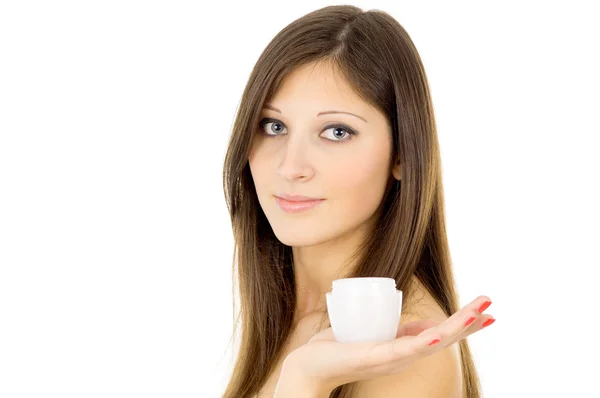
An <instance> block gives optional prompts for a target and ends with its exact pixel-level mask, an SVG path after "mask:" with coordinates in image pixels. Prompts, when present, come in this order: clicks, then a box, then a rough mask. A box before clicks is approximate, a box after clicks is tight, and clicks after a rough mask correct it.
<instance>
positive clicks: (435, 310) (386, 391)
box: [353, 282, 463, 398]
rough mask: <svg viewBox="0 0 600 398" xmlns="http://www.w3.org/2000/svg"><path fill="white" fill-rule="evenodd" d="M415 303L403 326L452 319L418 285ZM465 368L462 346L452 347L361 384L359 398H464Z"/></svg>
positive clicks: (403, 319)
mask: <svg viewBox="0 0 600 398" xmlns="http://www.w3.org/2000/svg"><path fill="white" fill-rule="evenodd" d="M417 284H418V289H417V290H418V291H417V292H416V293H415V296H414V300H412V301H411V302H410V303H409V305H408V306H407V308H406V309H407V311H406V313H404V312H403V314H402V317H401V319H400V324H404V323H408V322H412V321H416V320H419V319H434V320H437V321H444V320H446V319H447V318H448V316H447V315H446V314H445V313H444V311H443V310H442V308H441V307H440V306H439V305H438V304H437V302H436V301H435V300H434V299H433V297H432V296H431V295H430V294H429V292H427V290H426V289H425V288H424V287H423V286H422V285H420V284H419V283H418V282H417ZM462 384H463V380H462V368H461V361H460V351H459V345H458V344H457V343H455V344H452V345H451V346H449V347H446V348H444V349H442V350H441V351H438V352H436V353H435V354H432V355H429V356H427V357H425V358H421V359H419V360H417V361H415V362H413V363H412V364H411V365H410V366H409V367H408V368H406V369H404V370H403V371H402V372H400V373H397V374H393V375H389V376H384V377H377V378H373V379H369V380H362V381H360V382H357V388H356V389H355V390H354V392H353V397H355V398H366V397H381V398H386V397H390V398H391V397H397V396H399V395H400V394H401V396H402V397H403V398H412V397H414V398H417V397H419V398H420V397H431V398H436V397H440V398H441V397H444V398H462V397H463V388H462Z"/></svg>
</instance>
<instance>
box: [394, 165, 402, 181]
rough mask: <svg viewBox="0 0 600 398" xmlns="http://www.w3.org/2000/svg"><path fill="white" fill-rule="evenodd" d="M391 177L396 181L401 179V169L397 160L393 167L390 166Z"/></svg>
mask: <svg viewBox="0 0 600 398" xmlns="http://www.w3.org/2000/svg"><path fill="white" fill-rule="evenodd" d="M392 175H393V176H394V178H395V179H396V180H401V179H402V167H401V164H400V161H399V160H397V161H396V162H395V163H394V166H392Z"/></svg>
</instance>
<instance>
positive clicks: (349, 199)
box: [249, 64, 399, 246]
mask: <svg viewBox="0 0 600 398" xmlns="http://www.w3.org/2000/svg"><path fill="white" fill-rule="evenodd" d="M265 105H266V106H271V107H272V109H267V108H264V109H263V110H262V113H261V123H260V124H261V126H259V127H257V131H256V132H254V138H253V144H252V148H251V151H250V156H249V164H250V170H251V173H252V178H253V180H254V184H255V186H256V191H257V194H258V200H259V202H260V205H261V207H262V209H263V211H264V213H265V215H266V217H267V219H268V220H269V223H270V224H271V227H272V229H273V231H274V233H275V235H276V236H277V238H278V239H279V240H280V241H281V242H282V243H284V244H286V245H289V246H312V245H316V244H319V243H324V242H327V241H330V240H332V239H335V238H339V237H341V236H344V235H346V234H348V233H351V232H353V231H356V230H357V229H361V228H363V227H368V226H369V225H370V224H369V223H371V222H373V220H374V216H375V211H376V209H377V207H378V206H379V204H380V202H381V200H382V199H383V194H384V190H385V187H386V184H387V181H388V179H389V176H390V172H391V169H390V161H391V159H390V154H391V145H392V137H391V128H390V125H389V122H388V120H387V118H386V117H385V116H384V115H383V114H382V113H381V112H379V111H378V110H377V109H375V108H373V107H372V106H370V105H369V104H367V103H366V102H364V101H363V100H362V99H360V98H359V97H358V96H357V95H356V94H355V93H354V92H353V91H352V90H351V89H350V87H349V86H348V85H347V84H346V83H345V82H344V81H343V80H342V78H341V76H340V74H339V73H337V72H336V73H335V74H334V73H333V71H332V70H331V67H330V66H326V67H324V66H323V65H320V66H317V67H316V68H314V69H312V64H311V65H305V66H303V67H301V68H298V69H297V70H295V71H294V72H293V73H291V74H289V75H288V76H287V77H286V79H285V80H284V81H283V84H282V86H281V87H280V89H279V91H278V92H277V93H276V94H275V95H274V97H273V98H272V99H271V100H270V101H268V102H267V103H266V104H265ZM274 108H277V109H278V110H279V111H280V112H279V111H277V110H274ZM326 111H342V112H350V113H352V114H354V115H356V116H352V115H350V114H346V113H331V114H329V113H328V114H323V115H319V113H320V112H326ZM352 132H354V133H355V134H351V133H352ZM393 173H394V176H395V177H396V178H399V174H398V173H399V170H398V169H394V171H393ZM285 194H288V195H303V196H308V197H312V198H317V199H324V200H322V201H320V202H319V204H318V205H317V206H315V207H312V208H309V209H307V210H303V211H299V212H289V211H285V210H284V209H283V208H282V206H281V205H280V204H279V200H278V199H277V198H276V196H281V195H285Z"/></svg>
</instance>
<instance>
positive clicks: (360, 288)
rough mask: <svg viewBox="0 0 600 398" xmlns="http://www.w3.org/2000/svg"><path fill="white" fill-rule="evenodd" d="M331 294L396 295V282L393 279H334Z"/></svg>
mask: <svg viewBox="0 0 600 398" xmlns="http://www.w3.org/2000/svg"><path fill="white" fill-rule="evenodd" d="M331 286H332V293H335V294H337V293H340V294H353V295H354V294H369V295H371V294H389V293H396V281H395V280H394V279H393V278H383V277H357V278H342V279H335V280H334V281H333V282H332V283H331Z"/></svg>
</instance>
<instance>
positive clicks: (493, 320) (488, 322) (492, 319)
mask: <svg viewBox="0 0 600 398" xmlns="http://www.w3.org/2000/svg"><path fill="white" fill-rule="evenodd" d="M495 321H496V320H495V319H494V318H490V319H488V320H487V321H485V322H483V324H482V325H481V327H482V328H484V327H486V326H490V325H491V324H492V323H494V322H495Z"/></svg>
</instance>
